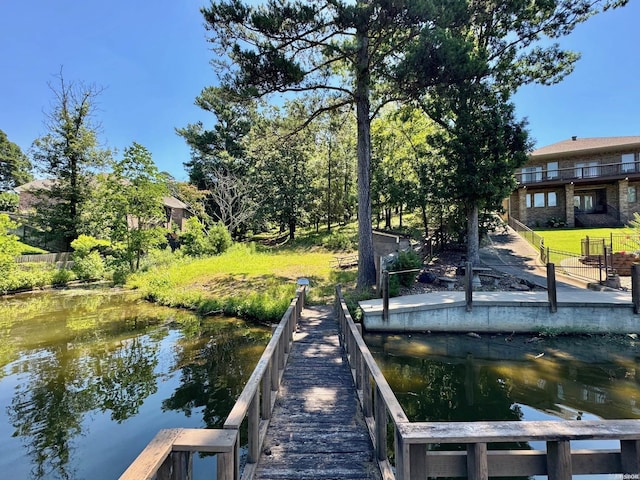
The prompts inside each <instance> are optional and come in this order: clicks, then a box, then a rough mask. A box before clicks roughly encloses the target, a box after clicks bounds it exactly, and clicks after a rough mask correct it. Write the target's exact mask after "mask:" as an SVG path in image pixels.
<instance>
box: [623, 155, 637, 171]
mask: <svg viewBox="0 0 640 480" xmlns="http://www.w3.org/2000/svg"><path fill="white" fill-rule="evenodd" d="M635 157H636V156H635V154H633V153H625V154H623V155H622V158H621V164H622V172H623V173H627V172H635V171H636V158H635Z"/></svg>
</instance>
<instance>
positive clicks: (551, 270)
mask: <svg viewBox="0 0 640 480" xmlns="http://www.w3.org/2000/svg"><path fill="white" fill-rule="evenodd" d="M557 294H558V292H557V290H556V266H555V264H553V263H547V296H548V297H549V311H550V312H551V313H556V312H557V311H558V295H557Z"/></svg>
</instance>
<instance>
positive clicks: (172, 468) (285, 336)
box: [120, 285, 306, 480]
mask: <svg viewBox="0 0 640 480" xmlns="http://www.w3.org/2000/svg"><path fill="white" fill-rule="evenodd" d="M305 295H306V286H304V285H300V286H299V288H298V289H297V291H296V296H295V297H294V298H293V300H292V301H291V304H290V305H289V308H287V311H286V312H285V314H284V315H283V316H282V319H281V320H280V323H279V324H278V325H277V327H276V328H275V329H274V331H273V334H272V336H271V339H270V340H269V343H268V344H267V346H266V347H265V349H264V351H263V353H262V356H261V357H260V360H258V363H257V365H256V367H255V369H254V370H253V373H252V374H251V377H250V378H249V380H248V381H247V384H246V385H245V387H244V389H243V390H242V393H241V394H240V396H239V397H238V400H237V401H236V403H235V404H234V406H233V408H232V409H231V412H230V413H229V415H228V416H227V420H226V421H225V423H224V426H223V429H182V428H178V429H165V430H160V432H158V434H157V435H156V436H155V437H154V438H153V440H152V441H151V442H150V443H149V444H148V445H147V446H146V447H145V449H144V450H143V451H142V452H141V453H140V455H139V456H138V458H136V460H135V461H134V462H133V463H132V464H131V465H130V466H129V468H127V470H126V471H125V472H124V473H123V474H122V476H121V477H120V480H146V479H149V480H151V479H152V478H163V479H169V480H187V479H190V478H191V464H192V455H193V452H210V453H217V454H218V476H217V478H218V480H234V479H238V478H240V432H239V430H240V426H241V424H242V422H243V421H244V419H245V418H248V422H247V423H248V437H249V438H248V442H249V445H248V455H247V465H246V466H245V470H244V472H243V476H242V478H251V477H252V476H253V472H254V470H255V466H256V463H257V461H258V456H259V452H260V449H261V446H262V442H263V441H264V437H265V434H266V427H267V424H268V422H269V419H270V418H271V412H272V411H273V407H274V405H275V395H274V394H273V393H274V392H277V391H278V389H279V387H280V379H281V374H282V371H283V370H284V366H285V365H286V361H287V358H288V355H287V354H288V353H289V350H290V348H291V342H292V341H293V332H294V331H295V329H296V325H297V322H298V319H299V318H300V315H301V313H302V310H303V308H304V299H305Z"/></svg>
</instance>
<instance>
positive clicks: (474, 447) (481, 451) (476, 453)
mask: <svg viewBox="0 0 640 480" xmlns="http://www.w3.org/2000/svg"><path fill="white" fill-rule="evenodd" d="M467 478H468V479H469V480H487V479H488V478H489V467H488V464H487V444H486V443H469V444H467Z"/></svg>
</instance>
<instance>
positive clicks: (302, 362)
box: [254, 306, 380, 480]
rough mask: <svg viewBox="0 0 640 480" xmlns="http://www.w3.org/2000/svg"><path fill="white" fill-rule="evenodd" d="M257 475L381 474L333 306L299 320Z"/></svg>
mask: <svg viewBox="0 0 640 480" xmlns="http://www.w3.org/2000/svg"><path fill="white" fill-rule="evenodd" d="M254 478H255V479H264V480H267V479H278V480H283V479H300V478H309V479H314V478H321V479H367V480H370V479H379V478H380V471H379V468H378V464H377V462H376V458H375V454H374V451H373V446H372V444H371V439H370V436H369V433H368V431H367V426H366V424H365V422H364V418H363V415H362V411H361V409H360V404H359V402H358V397H357V393H356V388H355V385H354V382H353V377H352V375H351V370H350V367H349V364H348V363H347V361H346V358H345V353H344V350H343V348H342V347H341V346H340V343H339V339H338V323H337V321H336V319H335V317H334V316H333V313H332V311H331V307H328V306H322V307H311V308H306V309H305V310H304V311H303V313H302V316H301V318H300V320H299V321H298V329H297V332H296V334H295V336H294V343H293V346H292V348H291V352H290V354H289V359H288V362H287V366H286V369H285V371H284V374H283V377H282V385H281V387H280V391H279V393H278V397H277V399H276V405H275V408H274V411H273V414H272V417H271V422H270V424H269V427H268V429H267V435H266V438H265V441H264V444H263V446H262V451H261V454H260V459H259V461H258V465H257V468H256V472H255V477H254Z"/></svg>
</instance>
